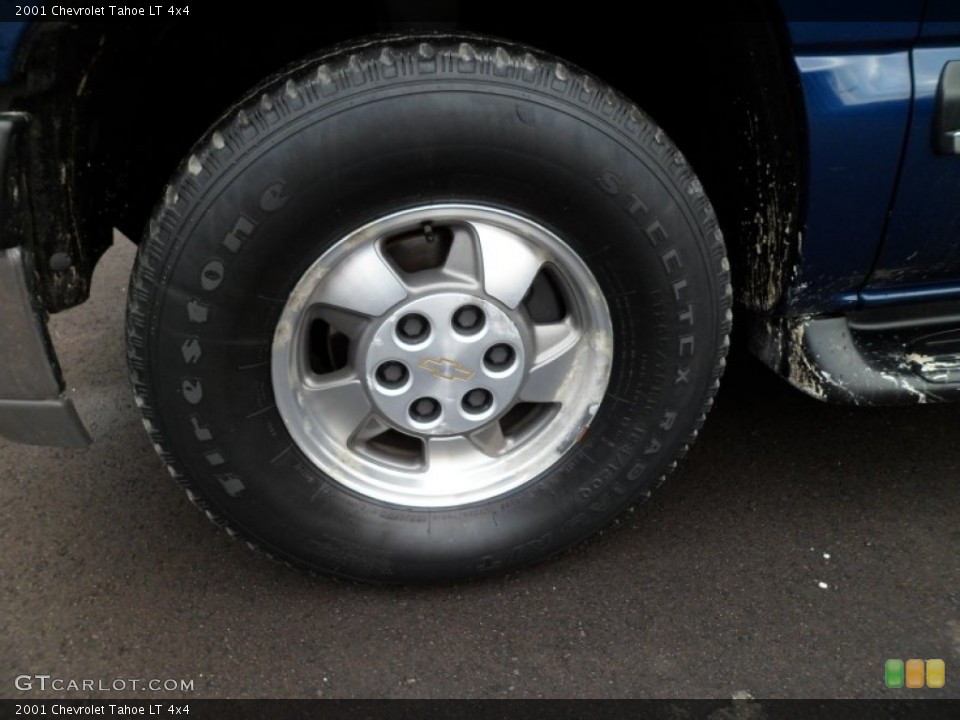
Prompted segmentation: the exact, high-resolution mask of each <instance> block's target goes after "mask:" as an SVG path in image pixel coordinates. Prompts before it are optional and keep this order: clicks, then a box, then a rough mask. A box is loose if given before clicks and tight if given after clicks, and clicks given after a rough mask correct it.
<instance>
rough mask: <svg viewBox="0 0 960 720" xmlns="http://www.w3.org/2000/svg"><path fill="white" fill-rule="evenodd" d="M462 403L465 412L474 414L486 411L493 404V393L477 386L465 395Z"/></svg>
mask: <svg viewBox="0 0 960 720" xmlns="http://www.w3.org/2000/svg"><path fill="white" fill-rule="evenodd" d="M460 405H461V407H463V409H464V411H465V412H468V413H472V414H474V415H476V414H478V413H482V412H486V411H487V410H489V409H490V408H491V407H492V406H493V394H492V393H491V392H490V391H489V390H485V389H484V388H475V389H473V390H470V391H469V392H467V394H466V395H464V396H463V399H462V400H461V401H460Z"/></svg>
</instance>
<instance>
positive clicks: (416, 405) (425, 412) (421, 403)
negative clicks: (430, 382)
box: [410, 397, 440, 423]
mask: <svg viewBox="0 0 960 720" xmlns="http://www.w3.org/2000/svg"><path fill="white" fill-rule="evenodd" d="M439 417H440V403H439V402H437V401H436V400H434V399H433V398H432V397H422V398H417V399H416V400H414V401H413V402H412V403H411V404H410V418H411V419H412V420H413V421H414V422H418V423H429V422H433V421H434V420H436V419H437V418H439Z"/></svg>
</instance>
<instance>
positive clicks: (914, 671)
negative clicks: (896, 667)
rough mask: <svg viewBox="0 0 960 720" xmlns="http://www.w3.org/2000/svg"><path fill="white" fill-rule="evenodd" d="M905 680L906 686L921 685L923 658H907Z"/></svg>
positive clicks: (916, 686)
mask: <svg viewBox="0 0 960 720" xmlns="http://www.w3.org/2000/svg"><path fill="white" fill-rule="evenodd" d="M906 669H907V682H906V685H907V687H908V688H922V687H923V660H907V667H906Z"/></svg>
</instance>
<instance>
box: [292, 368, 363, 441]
mask: <svg viewBox="0 0 960 720" xmlns="http://www.w3.org/2000/svg"><path fill="white" fill-rule="evenodd" d="M302 387H303V405H304V408H305V410H306V411H307V412H308V413H309V414H310V415H311V416H312V417H314V418H318V419H320V420H321V421H322V422H323V430H324V432H325V433H329V434H331V435H333V436H335V437H336V439H337V440H338V442H343V443H345V442H347V440H349V439H350V438H351V437H352V436H353V435H354V433H356V432H357V430H358V428H361V426H363V428H364V429H366V426H367V424H368V420H369V418H370V413H371V411H372V409H373V408H372V407H371V405H370V401H369V400H368V399H367V393H366V391H365V390H364V389H363V383H362V382H361V380H360V378H359V377H357V375H356V373H355V372H354V371H353V369H352V368H344V369H343V370H338V371H337V372H333V373H329V374H328V375H319V376H314V377H313V378H312V379H311V380H309V381H307V382H305V383H304V384H303V386H302Z"/></svg>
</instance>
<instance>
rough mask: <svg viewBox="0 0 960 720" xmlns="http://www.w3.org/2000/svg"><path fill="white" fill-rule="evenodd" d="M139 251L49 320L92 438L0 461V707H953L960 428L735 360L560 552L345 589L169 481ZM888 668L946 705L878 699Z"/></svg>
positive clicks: (959, 659) (16, 449) (959, 639)
mask: <svg viewBox="0 0 960 720" xmlns="http://www.w3.org/2000/svg"><path fill="white" fill-rule="evenodd" d="M133 255H134V248H133V246H132V245H131V244H130V243H129V242H127V241H126V240H124V239H122V238H121V239H119V240H118V244H117V245H115V246H114V247H113V248H112V249H111V250H110V251H109V252H108V254H107V256H106V257H105V259H104V260H103V262H102V263H101V264H100V266H99V267H98V270H97V274H96V276H95V278H94V289H93V297H92V299H91V301H90V302H88V303H86V304H85V305H82V306H80V307H79V308H75V309H73V310H70V311H68V312H66V313H61V314H60V315H57V316H55V317H54V318H53V321H52V324H51V327H52V335H53V338H54V342H55V345H56V347H57V349H58V351H59V353H60V358H61V361H62V364H63V367H64V371H65V374H66V378H67V383H68V386H69V388H70V390H71V393H72V395H73V397H74V398H75V400H76V404H77V406H78V409H79V411H80V414H81V416H82V417H83V418H84V419H85V420H86V422H87V424H88V427H89V428H90V430H91V432H92V434H93V436H94V438H95V439H96V442H95V444H94V445H93V446H91V447H90V448H89V449H85V450H63V449H51V448H34V447H25V446H17V445H12V444H8V443H5V442H3V441H0V559H2V561H0V647H2V651H0V697H6V698H18V699H23V698H27V697H30V698H41V699H52V698H57V697H61V698H84V697H99V698H121V697H148V698H152V697H156V698H163V699H167V698H212V697H229V698H265V697H266V698H273V697H306V698H383V697H392V698H451V697H452V698H506V697H510V698H539V697H545V698H557V697H565V698H571V697H574V698H580V697H583V698H588V697H589V698H633V697H683V698H701V697H708V698H724V699H726V698H731V697H735V696H736V697H745V696H752V697H755V698H779V697H793V698H821V697H822V698H828V697H854V698H862V697H880V698H891V697H910V698H921V697H923V698H926V697H930V698H933V697H950V698H960V552H958V551H960V522H958V521H960V442H958V429H960V407H957V406H949V405H945V406H916V407H905V408H883V409H872V408H850V407H841V406H830V405H825V404H821V403H819V402H817V401H815V400H812V399H810V398H807V397H805V396H803V395H801V394H800V393H799V392H798V391H796V390H793V389H792V388H790V387H789V386H787V385H786V384H785V383H784V382H782V381H781V380H779V379H778V378H776V377H775V376H774V375H773V374H772V373H770V372H769V371H767V370H766V369H764V368H763V367H761V366H760V365H759V364H757V363H756V362H755V361H753V360H752V359H750V358H749V357H746V356H745V355H742V354H735V355H734V357H733V358H732V359H731V362H730V366H729V371H728V373H727V376H726V377H725V382H724V383H723V386H722V389H721V392H720V395H719V398H718V402H717V404H716V407H715V408H714V410H713V412H712V413H711V415H710V417H709V419H708V421H707V425H706V427H705V429H704V431H703V432H702V434H701V437H700V439H699V441H698V443H697V444H696V446H695V447H694V448H693V450H692V451H691V452H690V454H689V455H688V457H687V458H686V459H685V460H684V461H683V463H682V464H681V466H680V468H679V470H678V472H677V473H676V474H675V475H674V476H673V477H671V478H670V479H669V480H668V482H667V483H666V484H665V485H664V486H663V487H662V488H661V489H660V491H659V492H658V493H655V494H654V496H653V498H652V499H651V500H650V501H649V502H648V503H647V504H646V505H645V506H643V507H640V508H637V509H636V510H635V511H634V512H632V513H628V514H626V515H625V516H623V517H622V518H621V520H620V521H619V522H618V523H617V525H616V526H614V527H611V528H610V529H609V530H607V531H606V532H604V533H603V534H602V535H600V536H598V537H596V538H594V539H593V540H591V541H588V542H587V543H585V544H583V545H582V546H581V547H578V548H577V549H575V550H574V551H571V552H569V553H566V554H564V555H563V556H561V557H559V558H556V559H554V560H551V561H549V562H546V563H543V564H540V565H538V566H535V567H533V568H530V569H527V570H525V571H523V572H519V573H514V574H510V575H507V576H502V577H497V578H493V579H486V580H483V581H477V582H467V583H462V584H457V585H444V586H437V587H418V588H396V587H386V588H384V587H369V586H363V585H357V584H351V583H342V582H335V581H332V580H327V579H323V578H314V577H309V576H306V575H303V574H299V573H297V572H295V571H292V570H289V569H287V568H286V567H284V566H282V565H279V564H277V563H274V562H272V561H270V560H268V559H266V558H264V557H262V556H260V555H257V554H254V553H252V552H250V551H249V550H248V549H247V548H246V547H245V546H244V545H242V544H241V543H237V542H235V541H233V540H230V539H229V538H228V537H227V536H226V535H225V534H223V533H222V532H220V531H218V530H217V529H216V528H215V527H214V526H213V525H212V524H210V523H209V522H208V521H207V520H206V518H204V517H203V515H202V514H201V513H199V512H198V511H197V510H196V509H195V508H194V507H193V506H192V505H190V504H189V503H188V502H187V500H186V498H185V497H184V495H183V493H182V491H181V490H180V489H179V488H178V487H177V486H176V485H174V483H173V482H172V481H171V479H170V478H169V477H168V476H167V474H166V473H165V472H164V471H163V469H162V468H161V465H160V462H159V460H158V459H157V457H156V455H155V454H154V451H153V448H152V447H151V446H150V443H149V441H148V440H147V437H146V434H145V433H144V431H143V428H142V426H141V424H140V420H139V417H138V415H137V410H136V407H135V406H134V403H133V399H132V396H131V392H130V388H129V386H128V382H127V375H126V367H125V353H124V339H123V313H124V307H125V304H126V300H125V293H126V283H127V278H128V275H129V271H130V267H131V265H132V262H133ZM889 658H900V659H908V658H922V659H931V658H939V659H943V660H944V662H945V667H946V685H945V687H944V688H942V689H939V690H935V689H930V688H923V689H906V688H902V689H897V690H893V689H887V688H885V687H884V662H885V660H887V659H889ZM23 675H27V676H30V679H27V680H24V679H23V678H21V679H20V680H19V681H18V680H17V678H18V677H19V676H23ZM42 675H47V676H50V678H51V679H49V680H43V681H41V680H37V679H36V677H37V676H42ZM53 679H59V680H61V683H60V685H59V687H61V688H62V689H61V690H60V691H56V690H53V689H51V688H50V687H49V685H48V684H49V683H50V682H52V680H53ZM117 679H121V680H125V681H127V682H126V684H125V685H124V686H123V689H122V690H114V689H109V690H100V689H98V688H99V687H103V686H104V685H106V686H108V687H111V686H112V685H114V684H115V681H116V680H117ZM131 679H137V680H140V681H144V682H147V681H150V680H158V681H160V687H161V688H162V686H163V684H164V683H165V682H166V681H170V680H172V681H174V683H175V684H176V686H177V689H175V690H170V691H164V690H162V689H161V691H160V692H144V691H138V690H132V689H131V685H130V683H129V680H131ZM70 680H74V681H78V682H77V687H78V689H77V690H72V689H69V681H70ZM82 680H91V681H93V683H94V684H93V685H92V687H93V689H92V690H91V689H90V686H88V687H87V689H84V685H83V683H82V682H79V681H82ZM28 682H29V683H32V684H33V687H32V689H31V690H29V691H21V690H20V689H18V687H17V683H19V684H20V685H24V684H26V683H28ZM180 683H184V685H180ZM41 684H44V685H45V686H44V687H43V688H41ZM117 687H121V686H120V685H117Z"/></svg>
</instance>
